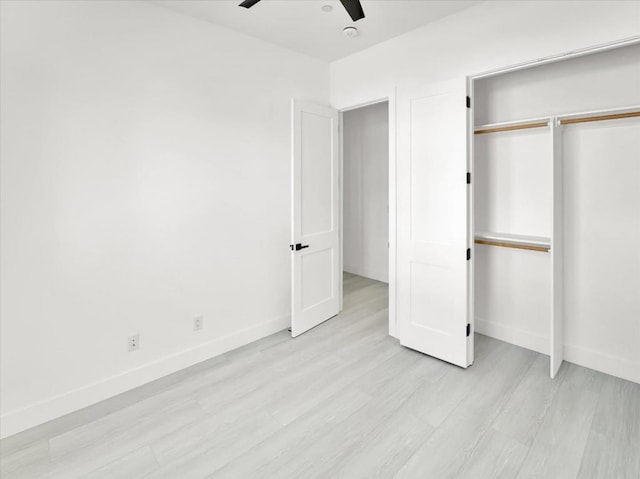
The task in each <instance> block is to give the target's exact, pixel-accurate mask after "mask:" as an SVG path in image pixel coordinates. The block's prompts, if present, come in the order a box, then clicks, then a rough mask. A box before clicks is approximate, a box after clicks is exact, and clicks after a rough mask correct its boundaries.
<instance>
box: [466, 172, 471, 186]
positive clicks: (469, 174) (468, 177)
mask: <svg viewBox="0 0 640 479" xmlns="http://www.w3.org/2000/svg"><path fill="white" fill-rule="evenodd" d="M467 184H468V185H470V184H471V173H469V172H467Z"/></svg>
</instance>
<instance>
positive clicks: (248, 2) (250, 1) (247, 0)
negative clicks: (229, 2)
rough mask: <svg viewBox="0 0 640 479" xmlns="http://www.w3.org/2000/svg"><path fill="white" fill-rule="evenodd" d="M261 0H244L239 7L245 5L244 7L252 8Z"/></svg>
mask: <svg viewBox="0 0 640 479" xmlns="http://www.w3.org/2000/svg"><path fill="white" fill-rule="evenodd" d="M259 1H260V0H244V2H242V3H241V4H240V5H238V6H239V7H244V8H251V7H253V6H254V5H255V4H256V3H258V2H259Z"/></svg>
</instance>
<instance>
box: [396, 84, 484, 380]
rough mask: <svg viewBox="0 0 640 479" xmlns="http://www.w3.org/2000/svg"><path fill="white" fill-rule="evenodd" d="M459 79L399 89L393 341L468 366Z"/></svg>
mask: <svg viewBox="0 0 640 479" xmlns="http://www.w3.org/2000/svg"><path fill="white" fill-rule="evenodd" d="M466 95H467V93H466V79H463V78H461V79H457V80H455V81H449V82H444V83H438V84H433V85H427V86H424V87H420V88H414V89H406V90H399V91H398V104H397V111H398V119H397V120H398V125H397V135H398V140H397V141H398V143H397V147H398V157H397V209H398V211H397V224H398V240H397V241H398V251H397V295H398V296H397V318H398V326H399V338H400V343H401V344H402V345H404V346H407V347H409V348H412V349H416V350H418V351H421V352H423V353H425V354H428V355H430V356H434V357H437V358H440V359H442V360H444V361H447V362H450V363H453V364H456V365H458V366H462V367H465V368H466V367H467V366H468V365H469V364H471V362H472V361H473V357H472V356H473V349H472V348H471V347H470V348H469V352H467V342H468V337H467V324H468V323H469V320H468V318H469V312H468V308H469V294H468V292H469V287H470V285H469V277H470V276H469V271H470V266H469V261H467V248H470V235H469V233H468V232H469V224H470V221H469V215H468V209H469V207H468V204H469V203H468V201H469V200H468V195H469V191H468V190H469V186H468V185H467V182H466V174H467V171H469V169H468V160H467V117H468V113H467V106H466V104H465V103H466V102H465V100H466Z"/></svg>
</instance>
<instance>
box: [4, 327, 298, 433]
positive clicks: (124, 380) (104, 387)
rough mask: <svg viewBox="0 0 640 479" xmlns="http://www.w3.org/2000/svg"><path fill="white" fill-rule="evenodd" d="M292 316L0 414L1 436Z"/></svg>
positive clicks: (254, 336) (226, 347)
mask: <svg viewBox="0 0 640 479" xmlns="http://www.w3.org/2000/svg"><path fill="white" fill-rule="evenodd" d="M290 323H291V317H290V316H284V317H281V318H278V319H274V320H271V321H265V322H263V323H260V324H257V325H255V326H252V327H249V328H246V329H243V330H241V331H238V332H235V333H231V334H228V335H226V336H223V337H221V338H217V339H214V340H213V341H209V342H207V343H204V344H199V345H198V346H195V347H193V348H191V349H187V350H185V351H181V352H179V353H175V354H172V355H170V356H166V357H164V358H161V359H157V360H155V361H151V362H149V363H147V364H144V365H142V366H139V367H137V368H134V369H130V370H129V371H125V372H122V373H119V374H116V375H114V376H111V377H108V378H105V379H102V380H100V381H96V382H94V383H91V384H88V385H86V386H82V387H80V388H77V389H74V390H71V391H68V392H66V393H63V394H59V395H57V396H53V397H51V398H48V399H45V400H43V401H38V402H36V403H33V404H30V405H29V406H26V407H23V408H20V409H14V410H13V411H9V412H7V413H6V414H3V415H2V417H0V423H1V424H2V427H1V430H0V437H1V438H5V437H8V436H11V435H13V434H16V433H18V432H21V431H24V430H26V429H29V428H31V427H34V426H38V425H40V424H43V423H45V422H47V421H51V420H52V419H56V418H58V417H61V416H64V415H65V414H69V413H72V412H74V411H77V410H79V409H82V408H85V407H87V406H90V405H92V404H95V403H97V402H100V401H103V400H105V399H108V398H110V397H113V396H115V395H117V394H121V393H123V392H126V391H129V390H131V389H134V388H136V387H138V386H142V385H143V384H146V383H149V382H151V381H155V380H156V379H160V378H162V377H164V376H167V375H169V374H172V373H175V372H177V371H180V370H181V369H185V368H188V367H189V366H193V365H194V364H197V363H200V362H202V361H205V360H207V359H211V358H213V357H215V356H218V355H220V354H223V353H226V352H227V351H231V350H232V349H236V348H239V347H240V346H244V345H245V344H249V343H251V342H253V341H256V340H258V339H261V338H263V337H265V336H269V335H270V334H274V333H277V332H278V331H282V330H283V329H286V328H288V327H289V325H290Z"/></svg>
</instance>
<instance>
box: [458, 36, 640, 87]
mask: <svg viewBox="0 0 640 479" xmlns="http://www.w3.org/2000/svg"><path fill="white" fill-rule="evenodd" d="M636 43H640V36H635V37H631V38H625V39H623V40H617V41H615V42H609V43H604V44H601V45H596V46H592V47H587V48H581V49H579V50H572V51H569V52H566V53H561V54H559V55H552V56H550V57H544V58H539V59H537V60H532V61H527V62H524V63H516V64H515V65H511V66H507V67H503V68H498V69H496V70H489V71H486V72H482V73H476V74H475V75H470V76H469V78H470V79H471V80H479V79H481V78H487V77H491V76H495V75H501V74H503V73H509V72H514V71H517V70H524V69H526V68H532V67H537V66H541V65H546V64H548V63H555V62H559V61H562V60H568V59H571V58H577V57H581V56H584V55H591V54H592V53H599V52H604V51H607V50H612V49H614V48H620V47H626V46H629V45H634V44H636Z"/></svg>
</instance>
